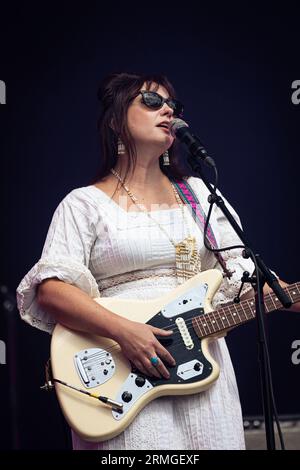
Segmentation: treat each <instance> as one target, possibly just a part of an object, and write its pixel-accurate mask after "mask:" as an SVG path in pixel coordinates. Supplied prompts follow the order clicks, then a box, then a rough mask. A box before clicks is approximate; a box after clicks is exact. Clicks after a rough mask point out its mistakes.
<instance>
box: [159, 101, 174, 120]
mask: <svg viewBox="0 0 300 470" xmlns="http://www.w3.org/2000/svg"><path fill="white" fill-rule="evenodd" d="M161 114H162V115H163V116H165V115H167V116H169V117H171V116H173V114H174V110H173V109H172V108H170V106H169V105H168V104H167V103H164V105H163V107H162V108H161Z"/></svg>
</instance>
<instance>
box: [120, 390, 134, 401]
mask: <svg viewBox="0 0 300 470" xmlns="http://www.w3.org/2000/svg"><path fill="white" fill-rule="evenodd" d="M122 400H123V401H125V402H126V403H128V402H130V400H132V393H130V392H123V393H122Z"/></svg>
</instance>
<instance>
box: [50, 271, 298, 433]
mask: <svg viewBox="0 0 300 470" xmlns="http://www.w3.org/2000/svg"><path fill="white" fill-rule="evenodd" d="M221 282H222V274H221V272H220V271H218V270H215V269H212V270H208V271H205V272H203V273H199V274H197V275H196V276H194V277H193V278H191V279H189V280H188V281H186V282H185V283H184V284H181V285H180V286H178V287H176V288H175V289H174V290H172V291H170V292H168V293H167V294H165V295H163V296H162V297H159V298H156V299H153V300H147V301H142V300H128V299H126V300H124V299H117V298H108V297H101V298H95V299H94V300H95V301H96V302H98V303H99V304H100V305H102V306H103V307H105V308H107V309H109V310H111V311H112V312H115V313H117V314H119V315H120V316H122V317H126V318H128V319H130V320H133V321H137V322H141V323H146V324H149V325H153V326H156V327H157V328H163V329H172V330H173V334H172V335H171V336H170V337H166V338H164V339H163V340H160V341H161V343H162V344H163V345H164V347H165V348H166V349H167V350H168V351H169V352H170V353H171V354H172V356H173V357H174V358H175V360H176V365H175V366H174V367H169V366H167V365H166V367H167V369H168V370H169V372H170V378H169V379H164V378H161V379H157V378H154V377H149V376H145V375H144V374H142V373H140V372H139V371H138V370H137V369H134V368H133V365H132V364H131V362H130V361H129V360H128V359H127V358H126V357H125V356H124V355H123V354H122V351H121V348H120V346H119V345H118V344H117V343H116V342H115V341H113V340H111V339H108V338H105V337H101V336H96V335H94V336H93V335H90V334H86V333H81V332H76V331H73V330H70V329H68V328H65V327H63V326H62V325H60V324H57V325H56V327H55V329H54V333H53V336H52V341H51V366H52V376H53V383H54V385H55V389H56V394H57V397H58V400H59V403H60V406H61V409H62V411H63V413H64V416H65V418H66V420H67V422H68V423H69V425H70V426H71V428H72V429H73V430H74V431H75V432H76V433H77V434H78V435H79V436H80V437H81V438H82V439H84V440H87V441H94V442H97V441H104V440H107V439H111V438H113V437H115V436H117V435H118V434H120V433H121V432H122V431H124V429H125V428H126V427H127V426H128V425H129V424H130V423H131V422H132V421H133V419H134V418H135V416H136V415H137V413H139V412H140V411H141V409H142V408H143V407H144V406H145V405H147V403H149V402H150V401H152V400H154V399H155V398H157V397H160V396H163V395H185V394H192V393H198V392H201V391H204V390H206V389H207V388H209V387H210V386H211V385H212V384H213V383H214V382H215V381H216V380H217V379H218V376H219V366H218V364H217V363H216V361H215V360H214V359H213V357H212V356H211V355H210V353H209V343H210V341H212V340H214V339H215V338H219V337H222V336H225V335H226V332H227V331H228V330H230V329H232V328H234V327H236V326H238V325H241V324H243V323H245V322H247V321H249V320H252V319H253V318H255V301H254V298H253V299H248V300H243V301H241V302H240V303H238V304H234V303H232V304H230V305H227V306H224V307H223V308H218V309H217V310H215V311H213V309H212V307H211V301H212V299H213V297H214V295H215V293H216V292H217V290H218V288H219V286H220V284H221ZM285 291H286V293H287V294H288V295H289V297H290V299H291V301H292V302H293V303H294V302H297V301H298V300H300V283H296V284H293V285H290V286H288V287H287V288H285ZM264 302H265V308H266V311H267V312H270V311H273V310H277V309H279V308H281V307H282V305H281V303H280V302H279V300H278V299H277V297H276V296H275V294H273V293H270V294H267V295H265V296H264Z"/></svg>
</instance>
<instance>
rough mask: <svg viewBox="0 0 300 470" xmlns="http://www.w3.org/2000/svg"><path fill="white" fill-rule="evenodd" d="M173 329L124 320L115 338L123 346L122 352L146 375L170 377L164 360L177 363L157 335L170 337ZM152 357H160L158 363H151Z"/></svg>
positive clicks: (171, 364)
mask: <svg viewBox="0 0 300 470" xmlns="http://www.w3.org/2000/svg"><path fill="white" fill-rule="evenodd" d="M172 333H173V332H172V331H171V330H162V329H160V328H156V327H154V326H151V325H146V324H144V323H139V322H135V321H131V320H125V321H124V322H123V321H122V322H121V324H120V330H119V331H118V333H117V334H116V335H114V339H115V340H116V341H117V342H118V343H119V345H120V346H121V348H122V353H123V354H124V356H126V357H127V359H129V360H130V361H131V362H132V363H133V364H134V365H135V366H136V367H137V369H139V370H140V371H141V372H143V373H144V374H145V375H152V376H155V377H157V378H161V377H164V378H166V379H168V378H169V377H170V374H169V372H168V370H167V368H166V367H165V365H164V362H166V363H168V364H169V365H170V366H174V365H175V364H176V362H175V359H174V358H173V357H172V356H171V354H170V353H169V351H167V349H165V348H164V347H163V346H162V344H161V343H160V342H159V341H158V339H157V338H156V336H155V335H159V336H164V337H169V336H171V335H172ZM151 357H158V364H157V365H156V366H153V365H152V364H151V361H150V359H151Z"/></svg>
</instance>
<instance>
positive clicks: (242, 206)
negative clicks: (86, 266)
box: [0, 2, 300, 449]
mask: <svg viewBox="0 0 300 470" xmlns="http://www.w3.org/2000/svg"><path fill="white" fill-rule="evenodd" d="M10 5H11V6H10V7H7V6H6V7H4V6H1V32H0V50H1V57H0V79H1V80H4V81H5V83H6V87H7V104H6V105H5V106H0V124H1V127H0V139H1V140H0V151H1V164H2V172H1V176H2V178H1V202H2V229H1V247H2V256H1V260H2V261H1V271H0V282H1V284H2V285H5V286H7V287H8V289H9V291H10V292H11V293H12V295H13V296H14V292H15V289H16V287H17V285H18V283H19V282H20V281H21V279H22V277H23V276H24V275H25V274H26V272H27V271H28V270H29V269H30V268H31V267H32V266H33V264H34V263H35V262H36V261H38V259H39V257H40V254H41V250H42V246H43V243H44V239H45V236H46V233H47V229H48V226H49V223H50V220H51V217H52V214H53V212H54V210H55V208H56V206H57V205H58V203H59V202H60V200H61V199H62V198H63V197H64V196H65V195H66V194H67V193H68V192H69V191H70V190H72V189H73V188H75V187H78V186H84V185H86V184H89V180H90V178H92V177H93V176H94V174H95V172H96V170H97V164H98V161H99V158H100V157H99V149H98V136H97V131H96V120H97V116H98V112H99V109H98V103H97V99H96V94H97V87H98V84H99V82H100V80H101V79H102V78H103V77H104V76H105V75H106V74H107V73H110V72H113V71H129V72H158V73H165V74H166V75H167V76H168V77H169V78H170V80H171V81H172V82H173V84H174V85H175V88H176V89H177V93H178V97H179V98H180V99H181V100H182V101H183V102H184V103H185V111H186V112H185V118H186V120H187V121H188V122H189V123H190V125H191V127H192V128H193V131H194V132H195V133H196V134H197V135H198V136H199V137H200V138H201V140H202V141H203V142H204V143H205V146H206V148H207V149H208V151H209V153H210V154H211V155H213V156H214V158H215V161H216V163H217V165H218V169H219V174H220V189H221V190H222V192H223V194H224V195H225V196H226V197H227V198H228V199H229V201H230V202H231V204H232V205H233V206H234V207H235V209H236V210H237V212H238V213H239V215H240V217H241V219H242V223H243V226H244V230H245V231H246V233H247V234H248V237H249V238H250V239H251V240H252V242H253V246H254V247H255V248H256V250H257V251H259V252H260V253H261V254H262V255H263V257H264V260H265V262H266V263H267V264H268V265H269V266H270V267H271V268H272V269H274V270H275V271H276V272H277V273H278V274H279V275H280V277H281V278H282V279H284V280H286V281H287V282H293V281H296V280H299V269H298V259H299V252H298V214H299V210H298V187H299V175H298V170H299V150H300V139H299V123H300V105H298V106H296V105H294V104H293V103H292V101H291V95H292V89H291V84H292V82H293V81H294V80H297V79H298V80H299V79H300V65H299V43H300V42H299V39H300V33H299V17H300V16H299V10H297V9H296V7H295V6H293V5H290V4H287V3H284V5H285V6H284V7H282V8H281V10H275V7H274V6H270V7H268V8H267V7H265V10H263V9H262V6H261V5H260V4H257V5H255V4H254V3H249V4H248V3H246V2H243V4H242V6H241V7H237V6H235V7H231V8H229V7H228V3H227V2H226V9H225V8H223V9H221V8H220V6H218V4H217V3H214V4H213V5H212V8H211V10H209V9H208V7H207V6H205V7H204V5H206V2H197V3H196V2H195V4H190V5H189V4H187V3H186V2H185V4H184V5H183V4H181V6H180V7H176V6H175V5H172V4H171V5H170V4H168V5H167V4H165V5H161V4H159V5H157V4H156V3H153V4H149V5H146V4H141V3H140V4H134V3H127V4H126V5H124V4H122V5H119V4H117V3H114V4H111V7H108V6H104V4H102V3H101V6H100V2H89V3H88V4H87V5H86V4H85V5H83V4H81V5H80V6H78V7H75V6H74V4H72V3H71V2H69V3H65V4H62V3H60V4H55V3H51V4H49V5H48V6H47V4H46V3H45V4H43V9H42V10H41V8H40V7H38V6H37V5H34V4H33V3H30V2H26V3H24V5H23V4H22V5H21V4H19V5H18V4H10ZM196 5H197V8H196ZM265 5H266V4H265ZM2 306H3V301H2ZM299 322H300V317H299V315H297V314H295V313H292V312H276V313H274V314H272V315H271V316H270V318H269V319H268V331H269V334H270V352H271V359H272V368H273V378H274V389H275V396H276V399H277V405H278V411H279V413H280V414H281V415H284V414H299V413H300V405H299V371H300V365H299V366H295V365H293V364H292V362H291V354H292V349H291V344H292V342H293V341H294V340H295V339H299V337H300V331H299V326H300V323H299ZM8 325H10V328H8ZM0 326H1V334H0V339H1V340H3V341H5V342H6V344H7V354H8V357H7V365H0V379H1V388H0V393H1V401H0V413H1V431H0V433H1V439H0V447H1V448H3V449H5V448H6V449H7V448H11V447H19V448H22V449H42V448H44V449H61V448H66V447H67V446H68V445H70V444H69V442H68V436H67V435H66V434H65V426H64V424H63V420H62V419H61V416H60V412H59V408H58V405H57V403H56V399H55V396H54V395H47V394H46V393H44V392H41V391H40V390H39V386H40V385H42V384H43V381H44V373H43V366H44V363H45V361H46V360H47V358H48V356H49V344H50V337H49V336H48V335H47V334H46V333H42V332H39V331H38V330H35V329H33V328H31V327H29V326H27V325H26V324H24V323H23V322H22V321H21V320H20V319H19V317H18V314H17V312H16V311H14V312H11V313H10V314H8V313H7V312H6V311H5V309H4V308H2V311H1V320H0ZM228 344H229V347H230V351H231V354H232V358H233V363H234V366H235V370H236V375H237V380H238V384H239V390H240V395H241V401H242V407H243V412H244V415H245V416H246V415H256V414H261V412H262V410H261V399H260V387H259V377H258V375H259V374H258V364H257V346H256V326H255V324H249V325H247V326H244V327H242V328H239V329H237V330H235V331H233V332H231V333H230V335H229V338H228ZM10 379H11V385H9V381H10Z"/></svg>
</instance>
